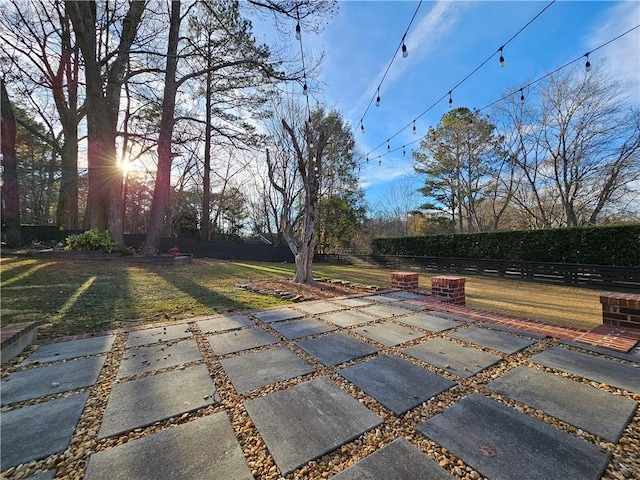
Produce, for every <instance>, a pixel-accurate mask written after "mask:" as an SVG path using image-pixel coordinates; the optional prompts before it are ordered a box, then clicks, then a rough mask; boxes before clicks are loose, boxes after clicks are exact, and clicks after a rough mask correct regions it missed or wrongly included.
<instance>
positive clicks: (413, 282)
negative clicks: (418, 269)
mask: <svg viewBox="0 0 640 480" xmlns="http://www.w3.org/2000/svg"><path fill="white" fill-rule="evenodd" d="M391 287H392V288H399V289H401V290H414V289H416V288H418V274H417V273H413V272H391Z"/></svg>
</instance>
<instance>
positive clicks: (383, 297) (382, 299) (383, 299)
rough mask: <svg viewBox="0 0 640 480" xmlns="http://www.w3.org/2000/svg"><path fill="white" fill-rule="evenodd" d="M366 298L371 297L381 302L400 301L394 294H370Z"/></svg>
mask: <svg viewBox="0 0 640 480" xmlns="http://www.w3.org/2000/svg"><path fill="white" fill-rule="evenodd" d="M365 298H370V299H371V300H373V301H374V302H379V303H395V302H399V301H400V298H398V297H396V296H394V295H393V294H389V295H385V294H383V295H370V296H369V297H365Z"/></svg>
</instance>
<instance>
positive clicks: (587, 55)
mask: <svg viewBox="0 0 640 480" xmlns="http://www.w3.org/2000/svg"><path fill="white" fill-rule="evenodd" d="M584 56H585V57H587V63H585V64H584V69H585V70H586V71H587V72H590V71H591V62H590V61H589V54H588V53H585V54H584Z"/></svg>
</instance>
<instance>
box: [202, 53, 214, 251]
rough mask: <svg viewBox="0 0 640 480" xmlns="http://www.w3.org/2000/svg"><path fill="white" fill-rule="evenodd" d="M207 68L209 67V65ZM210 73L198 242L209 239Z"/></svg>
mask: <svg viewBox="0 0 640 480" xmlns="http://www.w3.org/2000/svg"><path fill="white" fill-rule="evenodd" d="M209 67H211V65H210V64H209ZM211 77H212V74H211V72H210V71H209V72H207V79H206V82H207V86H206V94H205V101H206V102H207V104H206V109H205V110H206V111H205V121H206V122H207V123H206V124H205V127H204V160H203V161H204V169H203V170H204V171H203V177H202V212H201V214H200V218H201V220H200V240H202V241H203V242H208V241H209V240H210V238H211V82H212V79H211Z"/></svg>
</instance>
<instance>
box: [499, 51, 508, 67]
mask: <svg viewBox="0 0 640 480" xmlns="http://www.w3.org/2000/svg"><path fill="white" fill-rule="evenodd" d="M503 48H504V47H500V48H499V49H498V51H499V52H500V60H499V62H500V67H504V66H505V65H506V62H505V61H504V57H503V56H502V49H503Z"/></svg>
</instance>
